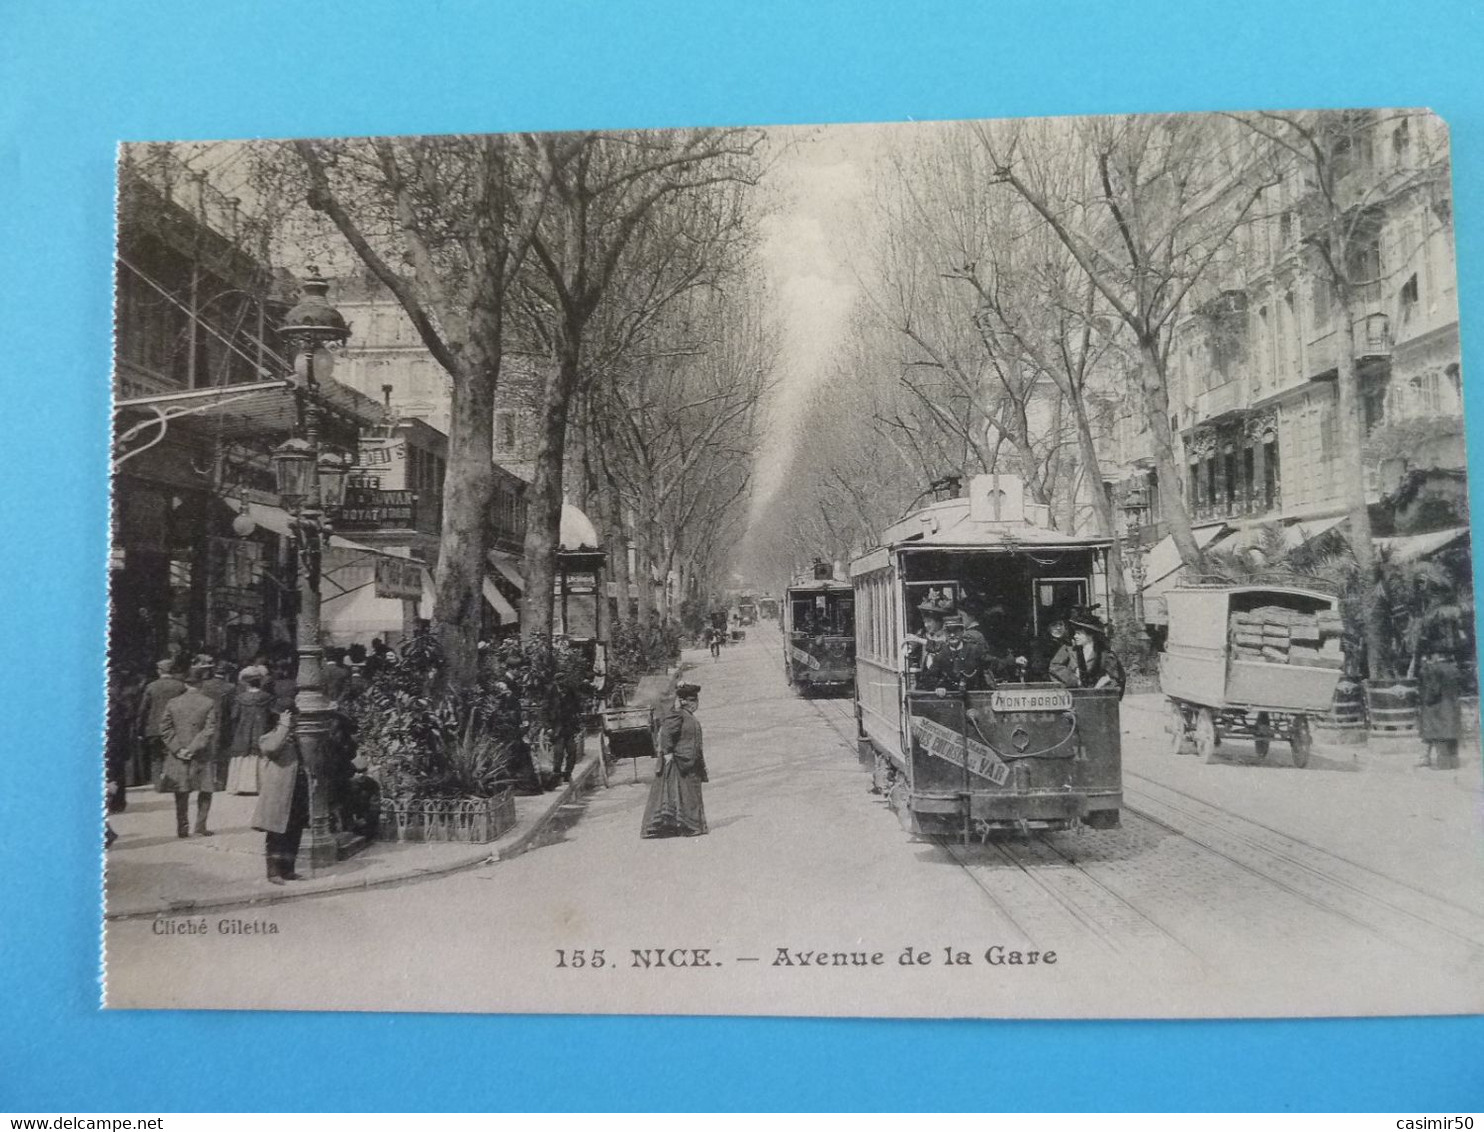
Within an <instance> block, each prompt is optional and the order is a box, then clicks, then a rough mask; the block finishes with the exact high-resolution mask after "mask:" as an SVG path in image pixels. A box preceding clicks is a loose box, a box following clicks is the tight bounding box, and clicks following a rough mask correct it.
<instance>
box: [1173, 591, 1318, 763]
mask: <svg viewBox="0 0 1484 1132" xmlns="http://www.w3.org/2000/svg"><path fill="white" fill-rule="evenodd" d="M1166 600H1167V602H1168V608H1169V615H1170V625H1169V638H1168V641H1167V644H1166V647H1165V652H1164V654H1163V655H1162V656H1161V657H1160V661H1159V683H1160V689H1161V690H1162V691H1163V692H1164V694H1165V696H1166V697H1167V698H1168V700H1169V731H1170V736H1171V740H1172V745H1173V749H1174V751H1175V753H1176V754H1179V753H1181V751H1183V750H1184V749H1185V744H1186V742H1187V740H1191V741H1193V742H1194V744H1195V750H1196V753H1197V754H1198V755H1200V756H1201V757H1202V758H1203V759H1206V760H1208V761H1209V760H1210V759H1211V758H1212V757H1213V756H1214V755H1215V753H1216V749H1217V748H1218V747H1219V746H1220V745H1221V740H1222V738H1223V737H1230V736H1240V737H1244V738H1250V739H1251V740H1252V742H1253V747H1254V749H1255V751H1256V753H1257V756H1258V758H1266V757H1267V755H1268V750H1269V748H1270V746H1271V745H1272V741H1273V740H1274V739H1277V740H1280V741H1282V742H1286V743H1287V744H1288V749H1289V751H1290V753H1291V755H1292V759H1293V765H1294V766H1296V767H1304V766H1307V765H1308V762H1309V752H1310V750H1311V749H1312V747H1313V737H1312V734H1311V729H1310V720H1311V719H1312V718H1313V717H1315V716H1323V715H1325V714H1327V713H1328V712H1329V710H1330V707H1331V705H1332V704H1333V702H1334V695H1335V688H1336V687H1337V686H1338V685H1339V682H1340V677H1341V675H1342V674H1343V669H1344V657H1343V653H1342V651H1341V637H1342V628H1341V623H1340V615H1339V600H1338V598H1337V597H1336V596H1335V595H1334V594H1331V593H1325V592H1323V591H1321V590H1318V589H1315V588H1312V587H1311V586H1309V585H1262V584H1242V585H1234V584H1230V583H1226V582H1205V583H1202V582H1197V583H1194V584H1190V585H1183V586H1179V587H1177V588H1175V589H1172V590H1171V591H1170V592H1169V594H1168V595H1167V599H1166Z"/></svg>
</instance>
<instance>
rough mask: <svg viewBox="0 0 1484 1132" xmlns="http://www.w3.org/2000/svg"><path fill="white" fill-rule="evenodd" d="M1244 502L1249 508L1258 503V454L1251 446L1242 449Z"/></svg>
mask: <svg viewBox="0 0 1484 1132" xmlns="http://www.w3.org/2000/svg"><path fill="white" fill-rule="evenodd" d="M1242 501H1243V503H1245V504H1246V505H1247V506H1249V507H1250V506H1252V505H1254V504H1255V503H1256V502H1257V453H1256V452H1255V451H1254V450H1253V448H1252V445H1250V444H1249V445H1247V447H1246V448H1243V449H1242Z"/></svg>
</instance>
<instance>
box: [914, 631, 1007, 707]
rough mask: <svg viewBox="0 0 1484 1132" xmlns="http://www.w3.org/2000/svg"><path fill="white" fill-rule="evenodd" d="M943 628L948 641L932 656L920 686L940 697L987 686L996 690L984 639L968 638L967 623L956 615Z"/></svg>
mask: <svg viewBox="0 0 1484 1132" xmlns="http://www.w3.org/2000/svg"><path fill="white" fill-rule="evenodd" d="M943 628H944V630H945V631H946V632H947V633H948V640H947V641H945V642H944V643H943V645H942V647H940V648H939V649H938V650H937V651H936V652H934V653H933V654H932V655H931V657H930V662H929V665H928V667H927V668H926V669H925V670H924V671H923V679H922V681H921V682H920V684H919V686H920V687H922V688H931V689H933V690H935V691H937V693H938V695H940V696H943V695H947V694H948V693H949V692H962V691H965V690H967V689H973V688H983V687H985V686H986V684H988V685H989V686H991V687H992V686H993V680H992V679H991V678H990V677H989V671H988V666H989V654H988V651H987V650H986V649H985V647H984V645H983V644H981V643H980V641H981V640H982V638H980V637H967V636H966V634H965V631H964V629H965V626H964V619H963V618H962V617H961V616H959V615H958V614H956V613H955V614H952V615H951V616H949V617H947V618H946V619H945V620H944V622H943Z"/></svg>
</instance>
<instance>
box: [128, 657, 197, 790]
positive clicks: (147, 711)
mask: <svg viewBox="0 0 1484 1132" xmlns="http://www.w3.org/2000/svg"><path fill="white" fill-rule="evenodd" d="M155 670H156V671H157V672H158V673H159V675H157V676H156V677H155V678H154V679H153V680H151V681H150V682H149V683H148V684H146V685H145V686H144V693H143V695H141V696H140V698H139V717H138V718H139V736H140V739H141V741H142V743H143V746H144V759H145V763H144V770H145V773H146V774H148V775H149V776H150V777H151V778H155V779H157V780H158V778H159V768H160V763H161V762H162V761H163V760H164V758H165V743H164V740H163V739H161V737H160V727H161V724H162V723H163V721H164V719H165V705H166V704H168V703H169V702H170V701H171V700H173V699H175V697H176V696H179V695H181V694H182V693H183V692H184V691H185V690H186V686H185V681H184V680H182V679H180V677H179V676H177V675H176V668H175V661H174V660H172V659H171V658H169V657H166V658H165V659H164V660H162V661H160V662H159V663H158V664H156V665H155ZM155 785H156V787H158V786H159V782H158V781H156V783H155Z"/></svg>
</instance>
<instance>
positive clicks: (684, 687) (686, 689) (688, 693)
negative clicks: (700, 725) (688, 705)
mask: <svg viewBox="0 0 1484 1132" xmlns="http://www.w3.org/2000/svg"><path fill="white" fill-rule="evenodd" d="M675 694H676V695H677V696H679V697H680V698H681V699H682V700H696V699H700V698H701V686H700V685H699V684H677V685H676V686H675Z"/></svg>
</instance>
